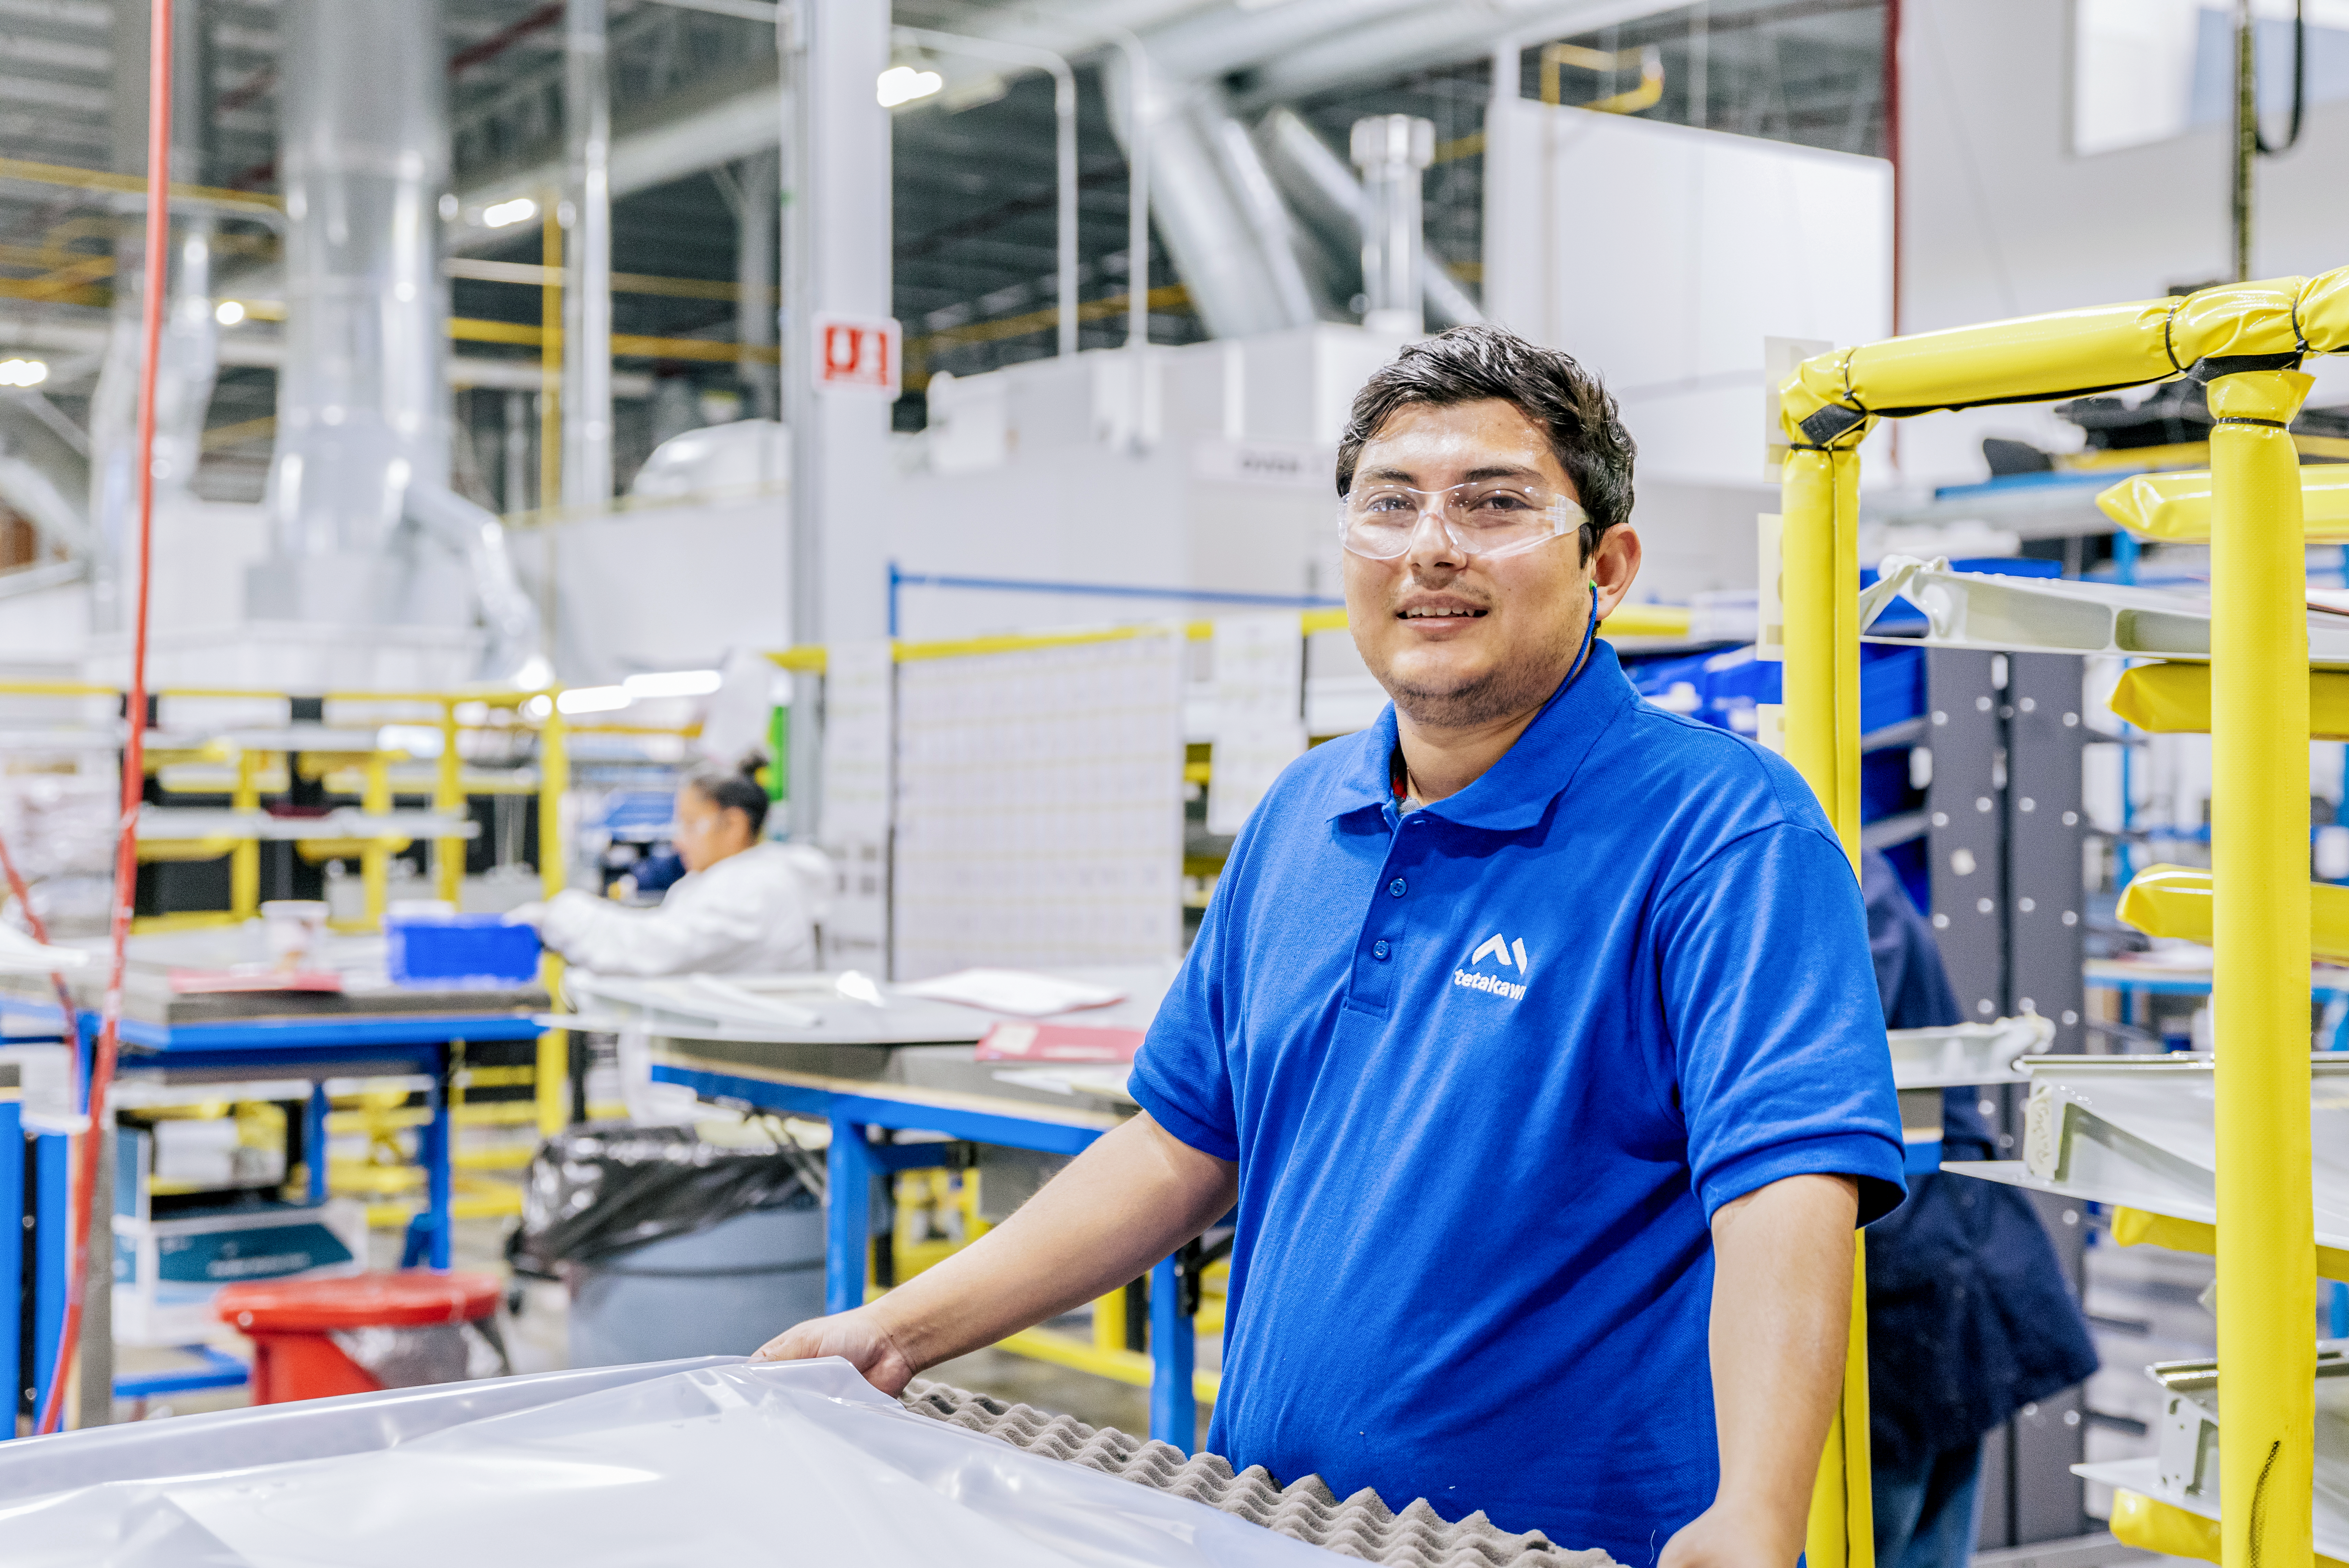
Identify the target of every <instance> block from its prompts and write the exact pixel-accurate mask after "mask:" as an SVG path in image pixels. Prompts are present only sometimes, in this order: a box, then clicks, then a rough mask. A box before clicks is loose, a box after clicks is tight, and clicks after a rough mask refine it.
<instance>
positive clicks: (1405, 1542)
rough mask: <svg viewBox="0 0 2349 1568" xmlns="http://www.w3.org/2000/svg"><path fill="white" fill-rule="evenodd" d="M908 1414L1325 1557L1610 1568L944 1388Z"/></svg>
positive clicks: (1435, 1565)
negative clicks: (1261, 1530) (1199, 1507)
mask: <svg viewBox="0 0 2349 1568" xmlns="http://www.w3.org/2000/svg"><path fill="white" fill-rule="evenodd" d="M905 1408H907V1409H909V1410H914V1411H916V1412H918V1413H919V1414H921V1415H925V1416H929V1417H932V1418H935V1419H937V1420H940V1421H944V1422H946V1423H947V1424H948V1425H949V1426H955V1427H960V1428H962V1429H965V1430H966V1431H973V1432H983V1433H985V1434H986V1435H988V1436H989V1437H993V1438H999V1439H1002V1440H1003V1441H1005V1442H1007V1443H1009V1444H1011V1445H1012V1446H1013V1447H1014V1448H1019V1449H1026V1450H1028V1451H1029V1452H1030V1453H1035V1454H1042V1455H1045V1456H1047V1457H1049V1458H1051V1459H1056V1460H1066V1461H1067V1462H1069V1463H1071V1464H1077V1465H1082V1466H1084V1467H1085V1468H1086V1469H1088V1470H1100V1471H1102V1473H1104V1474H1107V1475H1112V1476H1115V1477H1117V1478H1118V1479H1119V1480H1127V1481H1132V1482H1133V1483H1134V1484H1135V1485H1137V1486H1146V1487H1151V1488H1154V1489H1155V1490H1157V1491H1168V1492H1173V1493H1174V1495H1176V1496H1177V1497H1185V1498H1188V1499H1190V1500H1191V1501H1194V1502H1204V1503H1206V1505H1207V1506H1209V1507H1210V1508H1216V1509H1220V1510H1222V1511H1224V1512H1226V1513H1231V1514H1237V1515H1238V1516H1239V1517H1240V1518H1242V1519H1246V1520H1248V1521H1250V1522H1253V1523H1256V1524H1260V1525H1262V1526H1264V1527H1265V1528H1266V1529H1268V1530H1270V1531H1274V1532H1278V1533H1279V1534H1282V1535H1286V1536H1289V1537H1291V1538H1293V1539H1295V1540H1298V1541H1302V1542H1306V1543H1308V1544H1309V1545H1313V1546H1319V1547H1322V1548H1324V1549H1325V1550H1328V1551H1330V1552H1337V1553H1343V1554H1345V1555H1346V1556H1349V1557H1359V1558H1361V1559H1362V1560H1363V1561H1365V1562H1369V1563H1385V1564H1389V1565H1391V1568H1502V1565H1504V1564H1506V1568H1614V1563H1615V1560H1614V1559H1613V1558H1611V1557H1609V1556H1608V1555H1607V1553H1605V1552H1604V1551H1602V1550H1600V1549H1599V1548H1598V1547H1590V1548H1588V1549H1587V1550H1583V1551H1569V1550H1568V1549H1566V1548H1564V1547H1561V1546H1557V1545H1554V1544H1552V1543H1551V1542H1550V1541H1549V1539H1548V1538H1547V1536H1545V1535H1543V1534H1542V1533H1541V1532H1539V1531H1531V1532H1527V1533H1526V1534H1523V1535H1512V1534H1510V1533H1509V1532H1506V1531H1505V1530H1503V1529H1501V1528H1500V1527H1499V1526H1498V1525H1495V1523H1493V1522H1492V1521H1490V1520H1488V1519H1486V1518H1485V1515H1484V1513H1483V1512H1482V1511H1478V1512H1475V1513H1472V1514H1470V1515H1469V1516H1468V1517H1467V1518H1465V1519H1464V1520H1462V1521H1460V1522H1458V1523H1456V1524H1453V1523H1447V1522H1445V1521H1444V1518H1443V1516H1442V1515H1440V1514H1438V1513H1437V1512H1436V1511H1435V1510H1434V1509H1433V1507H1431V1506H1430V1505H1429V1503H1428V1501H1427V1500H1426V1499H1425V1498H1420V1499H1417V1500H1415V1501H1413V1502H1412V1503H1411V1504H1410V1505H1409V1506H1408V1507H1406V1508H1405V1509H1404V1510H1403V1511H1402V1512H1401V1513H1397V1512H1395V1511H1393V1510H1392V1509H1391V1508H1389V1507H1388V1506H1387V1505H1386V1503H1385V1501H1383V1500H1382V1499H1381V1498H1380V1496H1379V1494H1378V1493H1377V1492H1375V1491H1371V1489H1370V1488H1368V1487H1365V1488H1363V1489H1362V1490H1361V1491H1358V1492H1356V1493H1354V1495H1353V1496H1351V1497H1350V1498H1347V1499H1346V1500H1345V1501H1342V1502H1340V1501H1339V1500H1338V1497H1337V1494H1336V1493H1334V1492H1332V1491H1330V1488H1329V1487H1328V1486H1327V1485H1325V1484H1324V1483H1323V1482H1322V1480H1321V1478H1320V1477H1319V1476H1318V1475H1309V1476H1307V1477H1305V1478H1304V1479H1303V1480H1296V1481H1292V1482H1290V1483H1289V1484H1288V1486H1286V1487H1283V1486H1280V1485H1278V1483H1277V1482H1275V1481H1274V1480H1273V1479H1272V1475H1271V1472H1270V1471H1268V1470H1266V1469H1265V1468H1264V1467H1263V1466H1262V1465H1250V1466H1249V1467H1248V1468H1247V1470H1242V1471H1240V1472H1239V1473H1238V1474H1237V1475H1235V1474H1234V1473H1233V1471H1232V1467H1231V1464H1230V1462H1229V1461H1228V1460H1224V1459H1222V1458H1220V1457H1218V1456H1216V1455H1215V1454H1198V1455H1195V1456H1191V1457H1187V1458H1186V1457H1185V1455H1184V1453H1183V1451H1182V1450H1181V1449H1177V1448H1175V1447H1174V1445H1173V1444H1172V1443H1162V1442H1156V1441H1151V1440H1145V1439H1141V1438H1137V1437H1134V1436H1133V1435H1132V1434H1130V1433H1127V1432H1122V1431H1119V1430H1118V1429H1116V1428H1114V1427H1099V1428H1095V1427H1089V1426H1086V1425H1085V1424H1084V1423H1083V1422H1082V1421H1080V1420H1078V1419H1077V1418H1075V1417H1073V1416H1053V1415H1048V1414H1046V1413H1045V1412H1044V1411H1042V1410H1039V1409H1035V1408H1031V1407H1030V1406H1027V1405H1012V1404H1007V1403H1006V1402H1004V1401H1003V1400H1001V1399H998V1398H993V1397H992V1396H990V1395H986V1394H973V1393H970V1392H968V1391H967V1390H964V1389H961V1388H956V1387H950V1386H948V1385H947V1384H944V1383H930V1382H925V1381H921V1380H918V1379H917V1380H916V1381H915V1382H914V1383H912V1384H910V1385H908V1386H907V1387H906V1389H905Z"/></svg>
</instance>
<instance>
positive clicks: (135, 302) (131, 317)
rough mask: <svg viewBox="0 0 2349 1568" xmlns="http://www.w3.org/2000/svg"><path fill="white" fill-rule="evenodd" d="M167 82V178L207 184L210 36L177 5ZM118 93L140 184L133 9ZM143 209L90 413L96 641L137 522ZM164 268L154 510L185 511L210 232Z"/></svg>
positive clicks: (185, 242)
mask: <svg viewBox="0 0 2349 1568" xmlns="http://www.w3.org/2000/svg"><path fill="white" fill-rule="evenodd" d="M178 10H179V11H180V13H181V15H179V16H178V17H177V18H176V20H175V25H174V26H173V29H172V56H173V58H172V61H171V73H172V77H173V79H174V81H175V83H181V84H185V87H184V88H183V89H182V90H180V91H178V92H176V93H175V94H174V96H173V106H172V117H171V178H172V179H174V180H177V181H187V182H189V183H193V184H202V183H203V182H204V175H205V170H204V132H205V129H206V127H207V125H208V123H209V121H210V119H211V99H210V95H209V93H208V92H207V91H206V90H205V84H206V83H207V82H208V81H209V80H210V71H209V69H208V68H207V67H208V64H209V51H208V49H207V48H206V47H205V37H206V29H205V28H204V27H202V26H201V25H199V24H200V18H199V17H198V16H197V15H196V14H195V13H196V6H195V5H193V4H191V0H178ZM117 12H118V15H117V19H116V26H115V29H114V38H115V84H114V113H113V122H114V136H115V149H114V163H115V167H116V168H117V170H120V171H122V172H126V173H134V174H143V173H144V172H145V171H146V168H147V42H148V26H149V18H148V15H147V8H146V7H145V6H144V5H139V4H137V3H136V0H122V3H120V4H119V5H118V6H117ZM145 211H146V208H145V205H144V203H143V202H142V201H138V200H136V199H132V200H127V201H118V202H117V203H116V204H115V211H114V216H115V224H116V234H115V241H114V309H113V315H112V320H111V322H110V324H109V328H108V333H107V340H106V354H105V357H104V358H103V360H101V361H100V364H99V369H98V386H97V388H96V390H95V391H94V392H93V393H92V395H91V398H90V408H89V445H90V452H89V463H88V481H87V482H88V496H89V521H90V531H91V532H92V533H93V534H94V535H95V538H96V542H97V544H98V571H97V572H96V573H95V574H94V581H93V588H94V592H93V593H92V595H91V603H90V612H91V619H92V622H93V624H95V625H96V626H97V627H98V630H100V631H113V630H117V629H119V627H120V626H121V625H122V624H123V616H124V614H125V611H126V609H127V607H128V606H127V597H128V591H129V586H130V584H129V576H128V573H127V571H126V570H125V568H124V565H123V563H124V562H126V561H127V560H128V559H129V554H128V549H129V542H130V538H131V533H132V531H133V529H134V528H135V527H136V524H137V521H138V507H139V475H138V462H137V451H136V449H137V447H138V443H139V366H140V359H141V357H142V352H141V351H142V348H143V342H142V338H143V335H144V321H143V315H144V313H145V310H146V298H147V288H148V284H149V281H150V277H151V275H152V272H153V269H152V268H150V266H149V265H148V257H147V253H146V252H147V241H146V234H145V231H144V222H143V218H144V213H145ZM164 272H165V283H164V287H165V289H166V290H167V291H168V293H167V294H166V295H165V300H164V307H163V338H162V343H161V345H160V351H159V353H158V356H157V358H156V365H155V451H154V465H155V467H154V473H155V501H156V505H157V507H158V508H159V509H161V508H164V507H168V506H170V505H171V504H172V503H174V502H176V501H181V500H186V499H187V498H188V497H189V496H190V495H191V493H192V490H191V487H192V486H193V484H194V482H195V477H196V461H197V459H198V458H199V457H200V455H201V454H202V441H203V433H204V416H205V413H206V411H207V410H208V409H209V408H210V407H211V406H212V383H213V382H214V381H215V380H216V379H217V378H218V377H219V374H220V326H219V324H218V323H217V322H215V321H214V320H213V318H212V219H211V218H210V217H207V216H203V215H201V214H198V215H191V216H186V217H182V218H180V219H178V220H177V221H175V222H173V223H172V225H171V253H170V254H169V255H168V256H167V257H166V258H165V267H164Z"/></svg>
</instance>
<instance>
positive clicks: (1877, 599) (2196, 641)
mask: <svg viewBox="0 0 2349 1568" xmlns="http://www.w3.org/2000/svg"><path fill="white" fill-rule="evenodd" d="M1949 566H1950V563H1949V562H1948V561H1947V560H1946V559H1944V558H1940V557H1936V558H1935V559H1933V560H1931V561H1920V560H1918V559H1916V558H1915V557H1913V556H1908V555H1888V556H1886V557H1885V558H1884V561H1883V563H1882V565H1880V566H1879V567H1878V578H1877V581H1876V583H1874V584H1873V585H1871V586H1869V587H1868V588H1867V589H1864V590H1863V591H1862V592H1861V593H1860V596H1859V624H1860V628H1861V630H1862V632H1863V633H1864V632H1865V631H1866V630H1867V628H1868V626H1869V625H1871V624H1874V622H1875V620H1876V617H1877V616H1878V615H1879V614H1883V612H1884V610H1885V608H1886V606H1888V605H1889V604H1890V603H1892V601H1893V600H1894V598H1896V597H1898V598H1904V599H1907V600H1908V601H1909V603H1912V604H1914V605H1916V606H1917V608H1919V609H1920V610H1922V611H1923V612H1924V613H1925V620H1926V623H1927V630H1926V635H1925V636H1924V637H1923V638H1921V639H1918V638H1907V637H1903V638H1875V639H1872V640H1874V641H1878V642H1898V643H1902V644H1907V645H1912V646H1913V645H1917V644H1919V643H1920V642H1921V643H1922V645H1924V646H1927V647H1933V648H1982V649H1988V650H1999V651H2005V652H2012V653H2045V654H2121V655H2131V656H2135V657H2143V658H2161V659H2193V660H2198V661H2199V660H2207V659H2209V656H2210V602H2209V599H2207V598H2203V597H2200V596H2197V595H2191V594H2184V593H2164V592H2162V591H2160V590H2158V589H2153V588H2124V587H2121V586H2118V585H2116V584H2114V583H2077V582H2067V581H2064V580H2063V579H2060V578H2054V577H1997V576H1992V575H1990V574H1988V573H1976V572H1952V571H1951V570H1950V569H1949ZM2308 662H2309V663H2310V664H2311V665H2315V666H2319V667H2324V668H2334V667H2349V616H2342V615H2336V614H2329V613H2326V612H2323V611H2313V612H2311V613H2310V614H2309V617H2308Z"/></svg>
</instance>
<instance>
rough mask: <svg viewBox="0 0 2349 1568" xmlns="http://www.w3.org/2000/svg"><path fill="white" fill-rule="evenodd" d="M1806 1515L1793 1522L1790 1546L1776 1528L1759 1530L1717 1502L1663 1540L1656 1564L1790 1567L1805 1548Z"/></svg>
mask: <svg viewBox="0 0 2349 1568" xmlns="http://www.w3.org/2000/svg"><path fill="white" fill-rule="evenodd" d="M1803 1525H1804V1519H1803V1516H1802V1515H1801V1514H1799V1513H1797V1514H1796V1515H1795V1522H1794V1532H1793V1533H1794V1539H1795V1544H1794V1546H1793V1547H1792V1548H1791V1549H1789V1548H1788V1547H1786V1546H1785V1542H1784V1540H1783V1536H1784V1534H1785V1530H1784V1527H1783V1525H1782V1526H1781V1527H1780V1528H1779V1529H1777V1530H1762V1531H1756V1530H1755V1529H1754V1527H1753V1525H1752V1522H1750V1521H1745V1520H1741V1519H1738V1518H1735V1517H1733V1515H1731V1514H1730V1513H1728V1512H1727V1511H1724V1510H1723V1508H1722V1506H1721V1504H1720V1503H1718V1502H1716V1503H1714V1504H1713V1506H1712V1507H1711V1508H1708V1509H1706V1510H1705V1511H1703V1512H1702V1513H1700V1514H1698V1515H1697V1516H1696V1517H1695V1518H1694V1519H1692V1520H1690V1521H1689V1522H1687V1523H1686V1524H1683V1525H1682V1526H1681V1527H1680V1529H1679V1531H1678V1532H1675V1533H1674V1534H1673V1536H1672V1538H1671V1540H1670V1541H1667V1542H1664V1551H1663V1555H1662V1556H1661V1557H1659V1558H1657V1559H1656V1568H1788V1564H1790V1563H1793V1562H1794V1561H1795V1554H1796V1553H1800V1552H1801V1551H1802V1549H1803Z"/></svg>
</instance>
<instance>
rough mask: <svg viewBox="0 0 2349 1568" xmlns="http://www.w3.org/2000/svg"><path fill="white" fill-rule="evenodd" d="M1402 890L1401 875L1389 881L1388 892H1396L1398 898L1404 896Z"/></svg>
mask: <svg viewBox="0 0 2349 1568" xmlns="http://www.w3.org/2000/svg"><path fill="white" fill-rule="evenodd" d="M1402 890H1403V880H1402V878H1401V877H1397V878H1395V880H1394V881H1392V882H1389V883H1387V892H1391V893H1392V894H1394V895H1395V897H1397V898H1401V897H1402Z"/></svg>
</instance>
